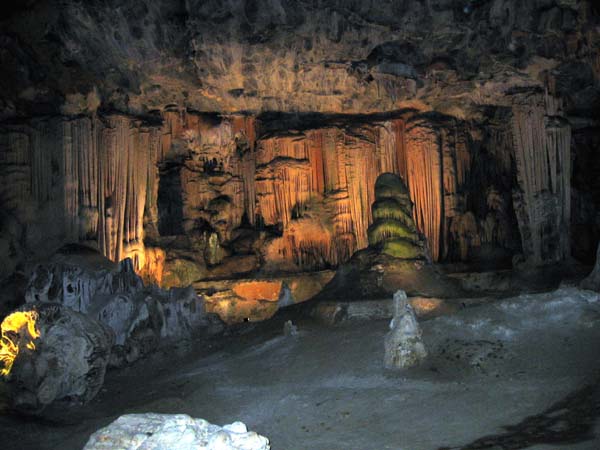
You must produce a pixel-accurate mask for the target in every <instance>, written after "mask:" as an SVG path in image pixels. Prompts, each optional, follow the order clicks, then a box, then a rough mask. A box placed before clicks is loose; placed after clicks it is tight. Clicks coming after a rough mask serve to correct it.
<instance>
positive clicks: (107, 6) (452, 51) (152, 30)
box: [0, 0, 600, 119]
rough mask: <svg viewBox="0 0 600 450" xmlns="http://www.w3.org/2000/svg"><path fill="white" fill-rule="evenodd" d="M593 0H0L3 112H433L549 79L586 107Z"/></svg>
mask: <svg viewBox="0 0 600 450" xmlns="http://www.w3.org/2000/svg"><path fill="white" fill-rule="evenodd" d="M596 9H597V6H595V5H594V2H591V1H590V2H587V1H577V0H534V1H516V0H488V1H486V0H479V1H475V0H472V1H458V0H429V1H414V0H413V1H409V0H404V1H402V0H394V1H381V0H357V1H348V0H344V1H341V0H338V1H335V0H320V1H292V0H229V1H220V0H208V1H207V0H188V1H170V0H152V1H150V0H135V1H125V2H122V1H111V0H91V1H74V0H66V1H65V0H62V1H58V0H40V1H35V0H30V1H24V2H21V3H18V4H17V5H12V6H11V5H5V6H2V17H3V18H2V20H1V21H0V30H1V32H0V40H1V41H2V45H1V50H0V64H1V68H0V72H1V77H0V80H1V81H0V118H2V119H10V118H15V117H24V116H32V115H43V114H66V115H76V114H86V113H90V112H94V111H96V110H98V109H100V110H113V111H114V110H116V111H120V112H124V113H128V114H134V115H145V114H149V113H152V112H154V111H157V110H164V109H165V108H166V107H168V106H170V105H177V106H178V107H184V108H187V109H190V110H196V111H210V112H219V113H236V112H247V113H252V114H260V113H265V112H282V113H322V114H371V113H389V112H394V111H399V110H406V109H415V110H419V111H430V110H435V111H438V112H441V113H444V114H448V115H452V116H455V117H458V118H461V119H470V118H478V117H482V116H483V115H485V111H486V108H489V107H490V106H508V105H510V99H507V98H508V97H510V94H513V93H518V92H523V91H535V90H544V89H551V90H552V91H553V93H554V94H556V95H558V96H560V97H563V98H564V99H565V102H566V108H567V112H568V113H569V114H571V115H574V116H581V117H592V116H594V114H595V113H594V111H595V109H597V104H598V99H599V98H600V89H599V87H598V82H597V77H598V73H599V69H600V52H599V48H600V46H599V45H598V43H599V41H600V28H599V26H598V23H599V22H598V14H597V11H596Z"/></svg>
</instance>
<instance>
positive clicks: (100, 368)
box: [0, 303, 114, 414]
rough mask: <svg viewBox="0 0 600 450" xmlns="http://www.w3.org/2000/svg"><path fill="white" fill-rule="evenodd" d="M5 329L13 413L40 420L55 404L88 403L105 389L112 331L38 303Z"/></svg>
mask: <svg viewBox="0 0 600 450" xmlns="http://www.w3.org/2000/svg"><path fill="white" fill-rule="evenodd" d="M15 325H17V326H15ZM1 328H2V350H1V354H0V362H1V363H2V365H3V368H2V374H3V375H4V376H5V378H6V381H7V386H8V390H9V398H10V403H11V405H12V407H13V408H15V409H17V410H19V411H21V412H24V413H27V414H37V413H40V412H42V411H43V410H44V409H45V408H46V407H48V406H49V405H51V404H53V403H55V402H64V403H67V404H68V403H86V402H88V401H89V400H91V399H92V398H93V397H94V396H95V395H96V394H97V393H98V391H99V390H100V388H101V387H102V384H103V382H104V373H105V371H106V367H107V365H108V363H109V358H110V353H111V348H112V345H113V342H114V336H113V333H112V331H111V329H110V328H108V327H107V326H105V325H103V324H101V323H99V322H98V321H95V320H93V319H92V318H90V317H88V316H86V315H84V314H81V313H78V312H76V311H73V310H72V309H70V308H68V307H66V306H63V305H60V304H50V303H33V304H29V305H27V306H25V307H22V308H21V309H19V310H17V311H16V312H13V313H12V314H11V315H9V316H7V317H6V318H5V319H4V321H3V322H2V325H1ZM7 353H10V354H7Z"/></svg>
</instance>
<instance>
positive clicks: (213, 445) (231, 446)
mask: <svg viewBox="0 0 600 450" xmlns="http://www.w3.org/2000/svg"><path fill="white" fill-rule="evenodd" d="M115 448H119V449H122V450H135V449H138V448H144V449H153V450H192V449H194V450H196V449H197V450H269V449H270V448H271V447H270V445H269V440H268V439H267V438H265V437H264V436H261V435H259V434H256V433H255V432H253V431H248V429H247V428H246V425H244V424H243V423H242V422H234V423H232V424H230V425H225V426H223V427H219V426H217V425H213V424H211V423H209V422H207V421H206V420H204V419H194V418H192V417H190V416H187V415H184V414H176V415H169V414H153V413H147V414H128V415H125V416H121V417H119V418H118V419H117V420H115V421H114V422H113V423H111V424H110V425H108V426H107V427H105V428H102V429H101V430H98V431H97V432H95V433H94V434H92V436H91V437H90V439H89V441H88V442H87V444H86V445H85V447H84V450H109V449H115Z"/></svg>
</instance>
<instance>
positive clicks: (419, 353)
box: [384, 291, 427, 369]
mask: <svg viewBox="0 0 600 450" xmlns="http://www.w3.org/2000/svg"><path fill="white" fill-rule="evenodd" d="M421 334H422V333H421V328H420V327H419V323H418V322H417V317H416V316H415V312H414V310H413V308H412V306H411V305H410V303H409V302H408V298H407V297H406V293H405V292H404V291H397V292H396V293H395V294H394V318H393V319H392V321H391V322H390V331H389V333H388V334H386V335H385V340H384V349H385V354H384V366H385V368H386V369H406V368H408V367H413V366H416V365H418V364H420V363H421V362H422V361H423V360H424V359H425V358H426V357H427V351H426V350H425V345H424V344H423V339H422V336H421Z"/></svg>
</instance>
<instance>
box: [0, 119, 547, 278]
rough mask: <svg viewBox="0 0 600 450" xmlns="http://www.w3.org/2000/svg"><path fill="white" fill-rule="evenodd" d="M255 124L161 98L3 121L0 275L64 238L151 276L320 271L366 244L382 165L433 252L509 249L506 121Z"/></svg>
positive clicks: (511, 219)
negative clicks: (115, 111) (152, 116)
mask: <svg viewBox="0 0 600 450" xmlns="http://www.w3.org/2000/svg"><path fill="white" fill-rule="evenodd" d="M261 120H262V119H258V120H257V119H256V118H255V117H252V116H241V115H232V116H217V115H214V114H201V113H193V112H187V111H185V110H181V109H171V110H167V111H164V112H163V113H162V116H161V118H160V120H158V119H157V120H154V121H146V122H143V121H141V120H139V119H136V118H132V117H127V116H123V115H106V116H96V115H94V116H91V117H77V118H65V117H62V118H47V119H38V120H34V121H31V122H27V123H25V124H5V125H4V126H3V127H2V133H1V134H0V136H1V139H2V141H0V143H1V149H2V151H1V152H0V154H1V155H2V163H1V164H0V171H1V175H2V178H3V180H5V181H6V182H5V183H3V184H2V186H3V190H2V192H1V193H0V194H1V197H0V199H1V201H2V207H3V210H4V211H6V212H7V213H8V214H7V215H6V218H5V219H4V221H3V223H2V227H3V230H6V233H4V234H3V239H2V245H3V251H4V255H6V258H7V260H10V261H11V262H12V264H13V266H11V267H7V269H6V270H7V272H10V271H11V270H14V268H15V267H14V265H15V264H17V263H19V262H23V261H25V260H26V259H28V258H31V257H34V256H42V255H44V254H48V253H50V252H51V251H53V250H54V249H56V248H57V247H59V246H60V245H61V244H63V243H68V242H82V243H86V244H88V245H91V246H93V247H95V248H98V249H99V250H100V251H101V252H102V253H103V254H105V255H106V256H107V257H109V258H110V259H113V260H120V259H123V258H125V257H131V258H132V259H133V260H134V266H135V267H136V269H137V270H138V271H139V272H141V273H142V274H145V275H146V276H147V277H148V279H151V280H153V281H157V282H165V283H166V284H188V283H190V282H192V281H195V280H198V279H215V278H225V277H231V276H240V275H242V274H248V273H254V272H256V271H258V270H260V271H261V272H262V273H276V272H300V271H313V270H321V269H327V268H334V267H337V266H338V265H339V264H340V263H342V262H345V261H347V260H348V259H349V258H350V256H352V254H353V253H354V252H356V251H357V250H359V249H362V248H365V247H366V246H367V244H368V240H367V229H368V227H369V226H370V225H371V223H372V221H373V219H372V216H371V205H372V204H373V202H374V200H375V198H374V186H375V180H376V179H377V177H378V176H379V175H380V174H382V173H386V172H391V173H395V174H398V175H400V176H401V177H402V178H403V179H404V180H405V181H406V182H407V185H408V186H409V190H410V194H411V199H412V201H413V202H414V204H415V208H414V214H415V222H416V224H417V227H418V229H419V230H420V231H421V232H422V233H423V234H424V235H425V237H426V238H427V240H428V242H429V253H430V256H431V258H432V260H433V261H447V262H448V261H463V262H473V261H478V260H482V259H483V260H485V259H488V260H493V259H494V258H495V259H498V255H501V257H508V258H509V259H510V257H511V256H512V254H514V253H518V252H519V251H520V241H519V239H518V235H519V233H518V232H517V231H515V230H516V224H517V221H516V217H515V214H514V212H513V211H512V209H511V200H510V192H511V189H512V185H511V184H510V182H509V181H507V180H510V179H511V170H512V169H511V165H510V162H509V163H508V164H507V163H506V161H507V160H508V161H510V160H511V151H512V150H511V149H512V147H511V144H510V143H509V142H508V141H507V140H509V139H510V138H511V136H512V132H511V129H510V128H508V127H506V126H505V127H499V130H501V131H497V132H490V131H489V130H490V129H493V127H491V128H490V127H485V128H484V127H482V126H479V125H473V124H469V123H467V122H464V121H460V120H457V119H455V118H451V117H447V116H442V115H437V114H414V113H410V114H405V115H404V116H398V117H396V118H390V119H386V120H362V121H360V122H357V121H347V120H344V121H342V122H335V123H334V122H331V121H327V120H324V121H323V125H322V127H317V128H315V127H312V126H311V127H308V128H307V129H304V130H290V129H288V128H282V129H280V130H279V131H274V130H272V129H271V130H270V131H269V132H262V131H261V128H264V129H268V128H269V127H271V128H273V127H272V126H271V125H269V124H267V123H264V122H261ZM280 128H281V127H280ZM499 135H503V136H504V137H505V139H504V140H502V139H500V138H499V137H498V136H499ZM499 142H500V143H499ZM486 158H487V159H486ZM490 167H495V169H494V171H493V172H490V171H489V168H490ZM525 210H527V208H525ZM534 245H538V244H534ZM482 249H483V250H482ZM486 251H487V252H488V253H489V254H487V255H486V254H485V253H486Z"/></svg>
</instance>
